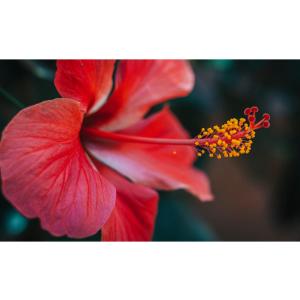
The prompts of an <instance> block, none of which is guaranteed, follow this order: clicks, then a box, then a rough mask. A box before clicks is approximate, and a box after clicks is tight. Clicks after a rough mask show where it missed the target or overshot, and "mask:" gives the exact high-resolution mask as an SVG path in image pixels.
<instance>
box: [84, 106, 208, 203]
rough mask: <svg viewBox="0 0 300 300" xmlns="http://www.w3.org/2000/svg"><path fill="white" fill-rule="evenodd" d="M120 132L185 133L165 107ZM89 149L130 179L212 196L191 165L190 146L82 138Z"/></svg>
mask: <svg viewBox="0 0 300 300" xmlns="http://www.w3.org/2000/svg"><path fill="white" fill-rule="evenodd" d="M120 133H122V134H129V135H137V136H145V137H158V138H166V137H169V138H186V137H187V133H186V132H185V130H184V129H183V128H182V127H181V125H180V123H179V122H178V120H177V119H176V117H175V116H174V115H173V114H172V113H171V111H170V110H169V109H168V108H165V109H164V110H162V111H160V112H159V113H156V114H155V115H153V116H151V117H149V118H147V119H145V120H142V121H140V122H139V123H137V124H136V125H134V126H132V127H131V128H128V129H126V130H123V131H121V132H120ZM85 146H86V148H87V149H88V151H89V153H91V155H92V156H94V157H95V158H96V159H98V160H99V161H102V162H103V163H105V164H106V165H108V166H110V167H112V168H113V169H115V170H117V171H119V172H120V173H122V174H123V175H124V176H127V177H128V178H130V179H131V180H132V181H134V182H137V183H140V184H143V185H146V186H149V187H152V188H155V189H163V190H173V189H178V188H183V189H186V190H188V191H189V192H191V193H192V194H194V195H195V196H197V197H198V198H200V199H202V200H204V201H205V200H212V194H211V190H210V185H209V180H208V178H207V176H206V175H205V174H204V173H203V172H201V171H199V170H197V169H196V168H193V167H192V163H193V161H194V159H195V153H194V151H195V150H194V149H192V147H190V146H166V145H155V144H150V145H149V144H140V143H139V144H138V143H118V142H113V141H104V140H99V141H95V140H86V141H85Z"/></svg>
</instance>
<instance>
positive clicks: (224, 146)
mask: <svg viewBox="0 0 300 300" xmlns="http://www.w3.org/2000/svg"><path fill="white" fill-rule="evenodd" d="M258 111H259V109H258V107H257V106H252V107H248V108H246V109H245V110H244V115H245V118H239V119H237V118H232V119H230V120H228V121H227V122H226V123H225V124H223V125H222V126H218V125H215V126H213V127H210V128H202V129H201V132H200V133H199V134H198V135H197V136H196V137H195V139H194V140H195V142H194V145H195V147H196V150H197V156H199V157H201V156H204V155H207V156H208V157H211V158H217V159H221V158H230V157H239V156H241V155H245V154H249V153H250V152H251V149H252V145H253V141H254V138H255V135H256V130H257V129H260V128H269V127H270V115H269V114H267V113H264V114H263V117H262V119H261V120H259V121H258V122H257V121H256V114H257V113H258Z"/></svg>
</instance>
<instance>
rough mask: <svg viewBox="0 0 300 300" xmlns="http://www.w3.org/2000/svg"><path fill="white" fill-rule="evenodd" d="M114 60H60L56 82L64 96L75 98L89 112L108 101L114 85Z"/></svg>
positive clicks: (57, 87)
mask: <svg viewBox="0 0 300 300" xmlns="http://www.w3.org/2000/svg"><path fill="white" fill-rule="evenodd" d="M114 63H115V61H114V60H59V61H57V71H56V74H55V80H54V84H55V86H56V89H57V90H58V92H59V93H60V95H61V96H62V97H65V98H71V99H75V100H78V101H80V102H81V104H82V105H83V106H84V107H86V109H87V110H88V112H89V113H93V112H95V111H96V110H98V109H99V108H100V107H101V106H102V105H103V104H104V103H105V101H106V99H107V97H108V94H109V92H110V90H111V87H112V75H113V71H114Z"/></svg>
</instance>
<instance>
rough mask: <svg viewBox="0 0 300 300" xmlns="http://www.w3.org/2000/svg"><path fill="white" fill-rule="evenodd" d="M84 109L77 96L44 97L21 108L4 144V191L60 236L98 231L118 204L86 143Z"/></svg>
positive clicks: (0, 151)
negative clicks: (83, 137)
mask: <svg viewBox="0 0 300 300" xmlns="http://www.w3.org/2000/svg"><path fill="white" fill-rule="evenodd" d="M83 114H84V110H83V109H82V107H81V104H80V103H79V102H77V101H74V100H70V99H55V100H51V101H44V102H42V103H40V104H37V105H34V106H31V107H29V108H27V109H24V110H22V111H21V112H20V113H18V114H17V116H16V117H15V118H14V119H13V120H12V121H11V122H10V123H9V124H8V126H7V127H6V129H5V130H4V132H3V136H2V141H1V144H0V170H1V175H2V180H3V182H2V188H3V193H4V195H5V196H6V197H7V199H8V200H9V201H10V202H11V203H12V204H13V205H14V206H16V208H17V209H18V210H19V211H20V212H21V213H23V214H24V215H25V216H27V217H29V218H33V217H39V218H40V219H41V223H42V226H43V228H45V229H46V230H48V231H50V232H51V233H52V234H53V235H57V236H62V235H68V236H70V237H75V238H82V237H86V236H89V235H92V234H95V233H96V232H97V231H98V230H99V229H100V228H101V226H102V225H103V224H104V223H105V222H106V221H107V219H108V217H109V215H110V213H111V211H112V209H113V207H114V203H115V202H114V201H115V188H114V186H113V185H112V184H111V183H110V182H108V181H107V180H106V179H105V178H104V177H102V176H101V175H100V174H99V171H98V170H97V169H96V167H95V166H94V165H93V164H92V163H91V162H90V160H89V158H88V157H87V155H86V153H85V152H84V150H83V148H82V146H81V144H80V139H79V131H80V128H81V123H82V119H83Z"/></svg>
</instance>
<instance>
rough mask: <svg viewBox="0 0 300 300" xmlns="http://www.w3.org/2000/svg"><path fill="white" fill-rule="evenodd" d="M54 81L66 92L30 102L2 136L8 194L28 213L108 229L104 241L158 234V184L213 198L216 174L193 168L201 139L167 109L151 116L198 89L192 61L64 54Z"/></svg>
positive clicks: (67, 228) (71, 227)
mask: <svg viewBox="0 0 300 300" xmlns="http://www.w3.org/2000/svg"><path fill="white" fill-rule="evenodd" d="M114 72H115V75H114ZM113 77H114V78H115V79H114V81H113ZM54 83H55V86H56V88H57V90H58V92H59V94H60V95H61V97H63V98H57V99H53V100H48V101H43V102H40V103H39V104H36V105H33V106H31V107H28V108H26V109H23V110H22V111H20V112H19V113H18V114H17V115H16V116H15V117H14V118H13V119H12V120H11V122H10V123H9V124H8V125H7V127H6V128H5V130H4V131H3V133H2V140H1V143H0V170H1V177H2V189H3V193H4V195H5V196H6V198H7V199H8V200H9V201H10V202H11V203H12V204H13V205H14V206H15V207H16V208H17V209H18V210H19V211H20V212H21V213H22V214H23V215H25V216H26V217H28V218H39V219H40V221H41V226H42V227H43V228H44V229H45V230H47V231H49V232H50V233H51V234H53V235H55V236H64V235H67V236H69V237H72V238H84V237H88V236H90V235H94V234H96V233H97V232H98V231H99V230H100V229H101V232H102V240H105V241H138V240H150V239H151V237H152V234H153V229H154V223H155V216H156V213H157V202H158V194H157V192H156V190H174V189H180V188H182V189H186V190H187V191H189V192H190V193H192V194H193V195H195V196H196V197H197V198H199V199H201V200H203V201H206V200H212V198H213V197H212V194H211V191H210V185H209V181H208V178H207V177H206V175H205V174H204V173H203V172H201V171H200V170H198V169H196V168H194V167H193V163H194V160H195V158H196V155H195V153H194V152H195V149H193V147H190V146H194V145H195V143H196V142H198V138H196V139H189V136H188V134H187V132H186V131H185V130H184V128H183V127H182V126H181V124H180V123H179V121H178V120H177V118H176V117H175V116H174V114H173V113H172V112H171V111H170V109H169V108H168V107H164V108H163V109H162V110H160V111H159V112H157V113H154V114H152V115H150V116H149V117H145V115H146V114H147V113H148V112H149V110H150V108H151V107H152V106H154V105H157V104H159V103H163V102H165V101H167V100H168V99H172V98H178V97H184V96H186V95H188V94H189V93H190V91H191V90H192V88H193V85H194V74H193V71H192V69H191V67H190V65H189V64H188V63H187V62H185V61H179V60H172V61H171V60H146V61H142V60H136V61H134V60H128V61H121V62H119V63H118V64H116V63H115V61H109V60H98V61H88V60H75V61H64V60H63V61H58V63H57V72H56V75H55V81H54ZM199 140H200V139H199ZM221 140H222V137H221ZM198 143H199V142H198ZM199 145H200V144H198V145H197V144H196V147H198V146H199ZM198 148H199V147H198ZM198 148H197V149H198ZM203 149H204V148H203ZM203 149H201V151H202V150H203ZM208 151H210V150H208Z"/></svg>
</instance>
